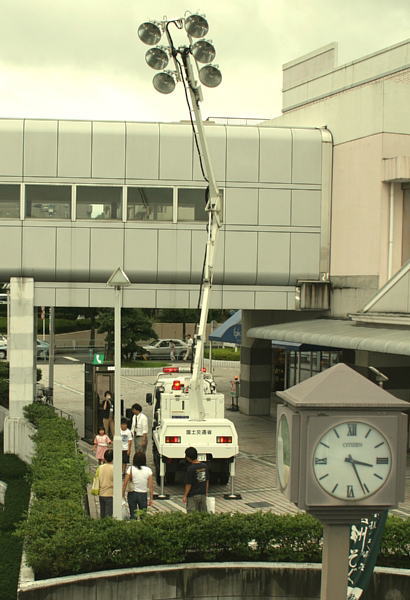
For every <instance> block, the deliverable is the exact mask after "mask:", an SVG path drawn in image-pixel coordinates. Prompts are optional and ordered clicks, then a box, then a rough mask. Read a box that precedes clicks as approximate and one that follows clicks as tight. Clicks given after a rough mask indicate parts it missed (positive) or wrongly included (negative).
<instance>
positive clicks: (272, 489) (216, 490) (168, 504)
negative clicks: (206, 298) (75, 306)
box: [39, 363, 410, 517]
mask: <svg viewBox="0 0 410 600" xmlns="http://www.w3.org/2000/svg"><path fill="white" fill-rule="evenodd" d="M39 366H41V365H39ZM238 374H239V364H238V366H237V367H230V368H223V367H217V368H216V369H215V373H214V375H215V380H216V383H217V388H218V391H219V392H222V393H224V394H225V403H226V407H227V408H229V406H230V404H231V398H230V395H229V392H230V381H231V380H232V378H233V377H234V376H235V375H238ZM43 375H44V380H45V381H44V382H45V384H47V368H44V369H43ZM154 381H155V376H154V375H126V376H123V377H122V378H121V389H122V395H123V397H124V401H125V407H126V408H128V407H130V406H131V405H132V404H133V403H134V402H138V403H140V404H141V406H142V407H143V411H144V412H145V413H146V414H147V416H148V418H149V421H150V423H151V410H152V409H151V407H150V406H148V405H147V404H146V402H145V395H146V393H147V392H150V391H152V386H153V383H154ZM83 388H84V375H83V365H82V364H79V363H75V364H74V363H71V364H66V365H56V367H55V388H54V389H55V401H54V404H55V406H56V407H57V408H60V409H62V410H64V411H66V412H68V413H70V414H71V415H72V416H73V418H74V420H75V421H76V423H77V427H78V430H79V433H80V435H82V434H83V412H84V409H83V405H84V401H83ZM226 416H227V418H229V419H231V420H232V421H233V422H234V423H235V426H236V428H237V431H238V436H239V447H240V453H239V456H238V458H237V461H236V477H235V481H234V483H235V492H236V493H239V494H240V495H241V499H239V500H226V499H224V497H223V495H224V494H225V493H227V492H229V491H230V484H228V485H227V486H222V485H217V484H216V485H212V486H211V488H210V494H211V495H212V496H215V498H216V510H217V512H230V511H234V512H237V511H239V512H243V513H245V512H253V511H255V510H269V511H272V512H275V513H278V514H283V513H296V512H298V509H297V507H296V506H295V505H294V504H292V503H290V502H288V501H287V500H286V498H285V497H284V496H283V495H282V493H281V492H280V490H279V489H278V485H277V481H276V469H275V460H276V457H275V426H276V424H275V421H274V420H273V419H272V418H270V417H249V416H247V415H243V414H241V413H239V412H230V411H229V410H227V412H226ZM81 447H82V450H83V451H84V452H85V453H86V454H87V456H88V457H89V460H90V465H91V467H92V468H94V467H95V465H96V461H95V459H94V457H93V455H92V452H91V447H90V446H89V445H88V444H86V443H85V442H81ZM147 458H148V463H149V465H150V466H151V467H153V464H152V450H151V440H149V445H148V452H147ZM182 487H183V486H182V484H181V483H176V484H175V485H168V486H166V488H165V491H166V493H168V494H169V495H170V499H169V500H157V501H155V502H154V507H153V508H152V509H150V510H152V511H155V512H158V511H175V510H181V511H185V508H184V505H183V504H182V500H181V498H182V491H183V490H182ZM157 491H159V490H158V487H157ZM91 498H92V503H93V506H92V507H91V508H92V510H93V512H94V515H95V514H96V512H98V503H97V502H95V497H92V496H91ZM394 512H396V514H399V515H401V516H407V517H410V462H409V461H408V468H407V477H406V500H405V502H404V503H403V504H402V505H401V506H400V507H399V508H398V509H397V510H396V511H394Z"/></svg>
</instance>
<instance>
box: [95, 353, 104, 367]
mask: <svg viewBox="0 0 410 600" xmlns="http://www.w3.org/2000/svg"><path fill="white" fill-rule="evenodd" d="M104 359H105V355H104V354H94V357H93V365H103V364H104Z"/></svg>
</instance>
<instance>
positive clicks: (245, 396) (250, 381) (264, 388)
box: [239, 310, 274, 415]
mask: <svg viewBox="0 0 410 600" xmlns="http://www.w3.org/2000/svg"><path fill="white" fill-rule="evenodd" d="M273 319H274V317H273V311H253V310H242V341H241V388H240V389H241V395H240V398H239V408H240V411H241V412H242V413H244V414H246V415H269V414H270V409H271V391H272V346H271V342H270V341H269V340H254V339H252V338H248V337H246V332H247V331H248V329H250V327H255V326H257V325H270V324H271V323H272V322H273Z"/></svg>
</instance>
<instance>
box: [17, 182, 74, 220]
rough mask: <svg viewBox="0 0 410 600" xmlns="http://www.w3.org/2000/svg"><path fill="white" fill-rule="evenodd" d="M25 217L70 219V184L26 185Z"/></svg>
mask: <svg viewBox="0 0 410 600" xmlns="http://www.w3.org/2000/svg"><path fill="white" fill-rule="evenodd" d="M26 217H31V218H33V219H70V218H71V186H69V185H26Z"/></svg>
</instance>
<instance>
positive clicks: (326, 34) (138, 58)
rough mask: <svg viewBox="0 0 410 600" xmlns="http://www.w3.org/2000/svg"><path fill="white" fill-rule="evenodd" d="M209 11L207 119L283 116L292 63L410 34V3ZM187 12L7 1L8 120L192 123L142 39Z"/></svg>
mask: <svg viewBox="0 0 410 600" xmlns="http://www.w3.org/2000/svg"><path fill="white" fill-rule="evenodd" d="M204 4H205V8H206V14H207V18H208V20H209V23H210V32H209V36H208V37H209V38H211V39H212V40H213V41H214V43H215V47H216V49H217V58H216V62H217V63H218V64H219V65H220V68H221V70H222V74H223V84H222V85H221V86H220V87H219V88H217V89H215V90H205V93H204V95H205V103H204V113H205V115H209V114H214V115H215V114H222V113H223V114H224V115H226V116H230V115H236V116H240V115H247V116H250V115H255V116H258V115H262V116H267V117H270V116H274V115H276V114H278V112H279V110H280V102H281V67H282V64H283V63H285V62H288V61H289V60H292V59H294V58H296V57H298V56H301V55H303V54H306V53H308V52H310V51H312V50H314V49H316V48H318V47H320V46H323V45H325V44H328V43H329V42H331V41H339V42H340V46H339V48H340V60H341V62H346V61H350V60H352V59H354V58H358V57H360V56H362V55H363V54H367V53H370V52H374V51H376V50H378V49H381V48H383V47H385V46H388V45H391V44H394V43H397V42H399V41H401V40H402V39H405V37H406V36H407V35H408V25H409V11H408V2H407V0H394V2H391V0H360V2H357V0H355V1H354V0H332V1H331V2H329V1H328V0H311V1H310V2H306V1H305V0H303V1H302V0H293V2H292V3H289V2H288V1H285V0H254V1H253V2H249V0H225V1H224V2H221V1H220V0H207V1H206V2H205V3H204ZM186 8H187V3H186V0H172V2H170V1H169V0H151V1H149V0H138V1H137V2H136V1H135V0H121V1H120V2H118V0H82V2H72V0H70V1H69V0H53V1H52V0H0V9H1V15H2V19H1V22H0V60H1V62H2V65H1V67H2V80H0V86H1V90H2V91H1V95H0V116H10V114H11V113H13V114H15V113H16V111H18V112H19V113H20V114H19V116H26V115H27V116H28V114H30V115H31V116H36V115H37V116H45V114H44V113H45V111H46V110H48V111H50V112H49V114H50V116H51V114H53V115H55V116H61V117H66V116H67V117H81V116H82V115H87V117H85V118H110V119H111V118H117V119H125V118H133V119H137V120H144V119H152V120H168V119H183V118H186V117H187V112H186V107H185V105H184V103H183V102H182V100H181V98H182V97H183V96H182V90H178V91H177V92H175V93H174V94H173V95H172V96H169V97H162V96H159V95H158V94H156V93H155V92H154V90H153V88H152V84H151V80H152V77H153V75H154V72H153V71H151V70H150V69H149V68H148V67H147V66H146V64H145V60H144V54H145V51H146V49H147V47H145V46H144V45H143V44H142V43H140V41H139V40H138V38H137V34H136V31H137V27H138V25H139V24H140V23H141V22H143V21H145V20H148V19H150V18H157V19H161V18H162V17H163V16H164V15H165V14H167V15H168V18H177V17H180V16H182V15H183V14H184V13H185V10H186ZM173 31H174V33H173V35H175V39H176V41H178V39H181V40H182V38H178V34H177V32H176V30H173ZM180 43H182V41H181V42H180Z"/></svg>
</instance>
